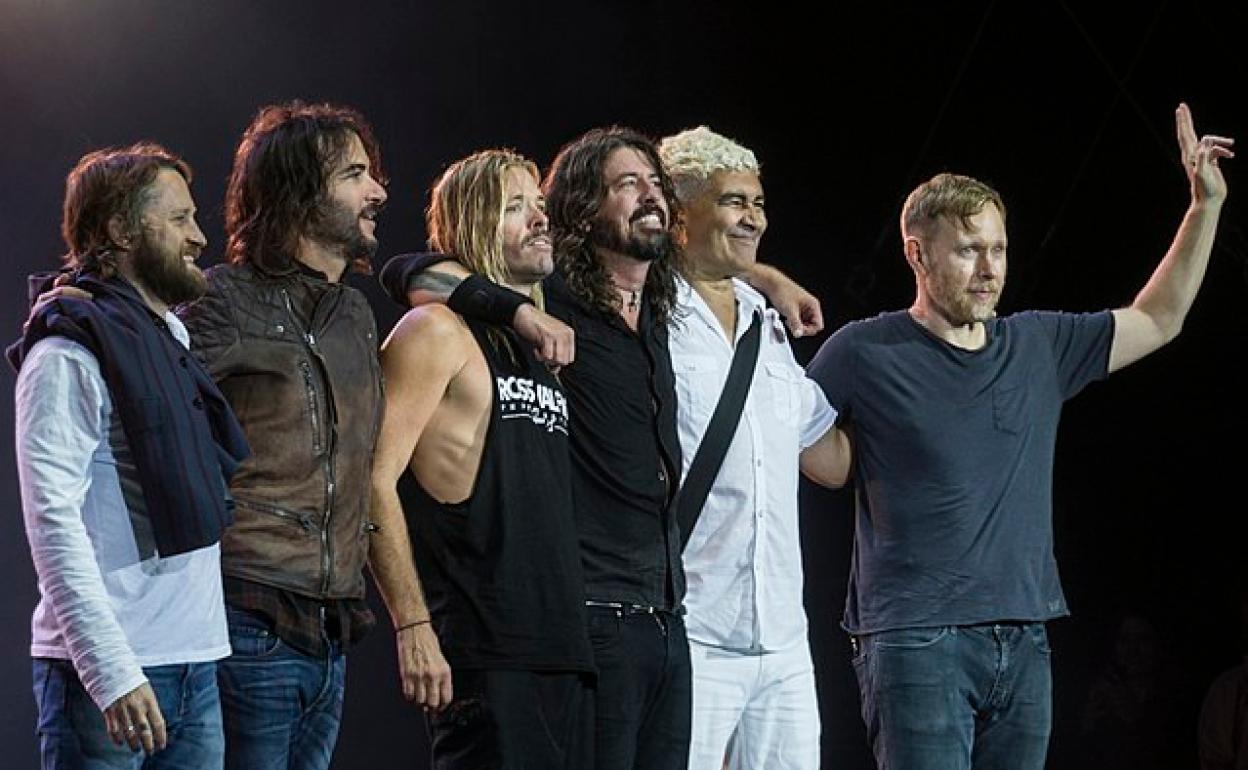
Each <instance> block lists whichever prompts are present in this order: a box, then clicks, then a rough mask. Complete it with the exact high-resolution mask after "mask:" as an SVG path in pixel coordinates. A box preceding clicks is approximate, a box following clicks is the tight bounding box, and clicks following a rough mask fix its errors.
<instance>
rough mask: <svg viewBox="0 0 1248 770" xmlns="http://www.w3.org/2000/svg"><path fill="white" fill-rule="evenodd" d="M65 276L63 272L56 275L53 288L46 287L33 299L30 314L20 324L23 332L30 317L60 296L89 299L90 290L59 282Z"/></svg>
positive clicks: (66, 276) (28, 324)
mask: <svg viewBox="0 0 1248 770" xmlns="http://www.w3.org/2000/svg"><path fill="white" fill-rule="evenodd" d="M67 278H68V273H66V274H63V275H62V276H60V277H58V278H57V279H56V280H57V281H58V283H57V285H56V287H55V288H52V289H48V290H47V291H45V292H44V293H42V294H40V295H39V296H38V297H37V298H36V299H35V304H34V305H32V306H31V308H30V314H29V315H27V316H26V322H25V323H23V324H22V333H23V334H25V333H26V329H27V327H29V326H30V319H32V318H34V317H35V316H36V315H38V314H39V313H41V312H43V310H44V308H46V307H47V306H48V305H50V304H51V303H53V302H55V301H56V300H58V299H60V298H61V297H70V298H72V299H91V296H92V295H91V292H88V291H83V290H82V289H79V288H78V287H76V286H69V285H67V284H66V285H62V284H60V283H59V282H60V281H61V280H64V279H67Z"/></svg>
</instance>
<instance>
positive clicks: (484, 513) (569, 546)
mask: <svg viewBox="0 0 1248 770" xmlns="http://www.w3.org/2000/svg"><path fill="white" fill-rule="evenodd" d="M468 325H469V327H470V328H471V329H472V332H473V336H474V337H475V338H476V340H477V344H478V345H479V346H480V348H481V352H482V353H483V354H484V355H485V360H486V363H487V364H488V365H489V368H490V378H491V382H492V384H493V398H492V404H491V407H490V420H489V427H488V428H487V430H486V436H485V446H484V448H483V450H482V453H481V464H480V467H479V468H478V470H477V477H476V480H475V481H474V483H473V489H472V494H471V495H469V497H468V499H467V500H465V501H463V502H462V503H457V504H443V505H439V506H437V507H436V508H435V509H434V510H432V511H429V512H428V513H425V514H424V515H421V516H419V517H418V518H417V527H418V529H417V531H418V532H419V534H420V536H419V537H417V538H416V542H415V543H414V545H415V547H416V550H417V556H418V559H419V562H418V563H420V564H422V565H429V566H428V567H427V568H425V570H424V575H423V577H424V579H425V589H426V595H427V597H428V600H429V608H430V611H431V612H432V615H433V623H434V629H435V630H436V631H437V633H438V639H439V640H440V642H441V644H442V651H443V654H444V655H446V659H447V662H449V663H450V664H451V666H452V668H456V669H469V668H478V669H483V668H493V669H498V668H505V669H521V670H548V671H550V670H561V671H587V672H588V671H593V663H592V657H591V652H590V647H589V639H588V637H587V636H586V634H585V597H584V578H583V576H582V572H581V562H580V554H579V552H578V548H577V537H576V520H575V514H574V512H573V509H572V494H571V488H570V486H569V481H568V480H569V475H570V473H571V471H570V469H569V463H568V405H567V400H566V398H565V396H564V394H563V390H562V388H561V387H560V386H559V383H558V382H557V381H556V380H555V378H554V377H553V376H551V374H550V373H549V372H548V371H547V370H546V367H544V366H542V365H541V364H539V363H538V362H537V361H536V360H535V359H534V357H533V352H532V347H531V346H529V345H527V344H523V343H519V342H517V341H516V339H515V337H514V335H513V333H512V332H510V331H504V330H501V329H498V328H494V329H493V333H492V334H486V332H485V331H484V330H485V329H486V328H488V327H486V325H485V324H482V323H481V322H478V321H469V322H468Z"/></svg>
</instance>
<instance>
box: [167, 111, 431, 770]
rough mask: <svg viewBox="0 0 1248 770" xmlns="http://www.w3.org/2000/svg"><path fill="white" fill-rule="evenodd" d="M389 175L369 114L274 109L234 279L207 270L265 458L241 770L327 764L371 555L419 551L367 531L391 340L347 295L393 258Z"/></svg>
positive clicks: (206, 302) (228, 672) (240, 679)
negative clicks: (382, 350)
mask: <svg viewBox="0 0 1248 770" xmlns="http://www.w3.org/2000/svg"><path fill="white" fill-rule="evenodd" d="M378 164H379V155H378V148H377V144H376V142H375V141H374V139H373V135H372V132H371V130H370V129H369V126H368V124H367V123H366V122H365V121H364V119H363V117H361V116H360V115H359V114H358V113H356V112H355V111H353V110H350V109H347V108H343V107H337V106H333V105H327V104H303V103H299V102H294V103H289V104H281V105H270V106H267V107H265V108H263V109H261V110H260V112H259V113H258V114H257V115H256V117H255V119H254V120H253V121H252V123H251V125H250V126H249V127H248V128H247V131H246V132H245V133H244V135H243V138H242V140H241V142H240V143H239V146H238V150H237V152H236V154H235V157H234V168H233V171H232V173H231V175H230V180H229V184H228V187H227V191H226V201H225V228H226V233H227V235H228V244H227V248H226V257H227V259H228V262H229V264H225V265H221V266H218V267H215V268H213V269H211V270H209V271H208V272H207V275H208V291H207V293H206V294H205V295H204V297H203V298H202V299H201V300H199V301H198V302H195V303H192V304H190V305H187V306H185V307H184V308H182V309H181V310H180V312H181V314H182V317H183V319H184V320H185V322H186V324H187V327H188V328H189V329H190V331H191V336H192V338H193V339H194V340H195V344H196V350H197V352H198V353H199V356H200V357H201V358H202V359H203V361H204V363H205V364H206V366H207V368H208V370H209V372H211V374H212V376H213V377H214V378H215V379H216V380H217V382H218V384H219V385H220V386H221V389H222V391H223V392H224V393H225V394H226V396H227V398H228V399H229V401H230V403H231V405H232V406H233V407H234V409H235V411H236V412H237V413H238V416H239V420H240V421H241V422H242V424H243V427H244V429H245V430H246V432H247V436H248V438H249V439H250V441H251V444H252V448H253V450H254V454H253V456H252V457H251V459H249V460H248V461H247V462H246V463H244V464H243V466H242V467H241V468H240V469H239V472H238V474H237V475H236V476H235V478H234V482H233V484H232V486H231V491H232V493H233V496H234V498H235V500H236V502H237V506H238V510H237V521H236V522H235V524H234V526H233V527H232V528H231V529H230V531H229V532H228V533H227V534H226V537H225V538H224V539H223V541H222V570H223V572H224V575H225V600H226V605H227V618H228V621H229V626H230V641H231V644H232V646H233V651H234V654H233V655H232V656H231V657H230V658H229V659H227V660H225V661H223V662H222V664H221V675H220V682H221V700H222V707H223V711H224V716H225V732H226V738H227V741H226V747H227V752H226V764H227V766H228V767H231V768H239V769H240V770H241V769H243V768H245V769H246V770H255V768H270V767H274V768H276V767H281V768H286V767H289V768H325V767H327V766H328V765H329V761H330V757H331V754H332V752H333V748H334V743H335V740H336V738H337V735H338V727H339V723H340V720H341V715H342V703H343V688H344V675H345V658H344V652H345V650H346V649H347V648H349V647H350V646H351V645H353V644H355V643H356V642H358V641H359V639H360V638H361V637H362V636H363V635H364V634H365V632H366V631H367V630H368V629H369V628H370V627H371V626H372V624H373V618H372V615H371V613H370V612H369V610H368V607H367V604H366V603H365V599H364V576H363V568H364V564H365V560H366V559H368V558H369V555H370V548H371V549H376V550H377V551H378V552H379V553H385V554H392V553H398V552H399V550H400V549H399V548H394V547H389V546H388V543H389V541H390V540H391V539H395V538H404V537H405V533H401V532H399V531H396V530H395V529H394V528H386V529H381V530H378V529H377V528H376V527H375V526H373V525H372V524H370V522H369V521H368V505H369V492H370V476H371V471H372V455H373V448H374V444H375V441H376V436H377V428H378V425H379V424H380V420H381V409H382V400H381V396H382V391H381V379H380V369H379V365H378V361H377V353H376V349H377V341H376V339H377V334H376V326H375V322H374V320H373V314H372V311H371V309H370V308H369V305H368V303H367V302H366V301H365V299H364V296H363V295H362V294H361V293H360V292H358V291H357V290H355V289H353V288H351V287H348V286H345V285H343V283H342V279H343V277H344V275H345V274H346V273H347V271H348V270H352V269H360V268H367V266H368V259H369V257H370V256H371V255H372V254H373V252H374V251H375V249H376V247H377V240H376V237H375V234H374V230H375V228H376V218H377V215H378V213H379V212H380V211H381V209H382V206H383V205H384V204H385V201H386V191H385V188H384V187H383V186H382V184H381V183H380V182H379V181H378V179H379V178H381V171H380V168H379V166H378ZM387 548H388V550H386V549H387ZM371 564H372V568H373V570H374V574H375V576H376V577H377V580H378V581H379V582H380V583H385V584H386V585H387V590H389V591H392V592H397V591H399V590H401V587H402V586H404V585H413V584H414V582H412V583H403V582H402V581H404V580H407V579H408V577H407V575H406V573H405V572H404V571H403V570H404V566H405V565H404V564H403V563H402V562H401V561H399V562H391V561H388V560H387V557H386V556H381V557H378V558H375V559H373V560H372V561H371ZM388 581H394V582H388ZM405 620H406V619H405ZM405 633H407V632H401V633H400V637H402V636H403V635H404V634H405ZM402 643H403V641H402V638H401V639H400V644H402Z"/></svg>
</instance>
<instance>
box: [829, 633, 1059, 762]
mask: <svg viewBox="0 0 1248 770" xmlns="http://www.w3.org/2000/svg"><path fill="white" fill-rule="evenodd" d="M853 641H854V649H855V655H854V669H855V670H856V672H857V674H858V689H859V692H860V693H861V695H862V717H863V721H865V722H866V725H867V735H868V736H869V737H870V739H871V746H872V748H873V749H874V751H875V758H876V761H877V762H878V763H879V766H880V768H881V770H914V769H916V768H918V769H921V770H966V769H967V768H975V770H989V769H992V770H996V769H998V768H999V769H1000V770H1029V769H1034V770H1041V768H1043V767H1044V757H1045V753H1046V752H1047V750H1048V745H1049V730H1050V726H1051V723H1052V700H1053V693H1052V678H1051V675H1050V668H1049V640H1048V635H1047V634H1046V633H1045V630H1044V624H1043V623H991V624H984V625H976V626H944V627H940V628H903V629H898V630H894V631H882V632H880V633H876V634H866V635H862V636H857V637H854V640H853Z"/></svg>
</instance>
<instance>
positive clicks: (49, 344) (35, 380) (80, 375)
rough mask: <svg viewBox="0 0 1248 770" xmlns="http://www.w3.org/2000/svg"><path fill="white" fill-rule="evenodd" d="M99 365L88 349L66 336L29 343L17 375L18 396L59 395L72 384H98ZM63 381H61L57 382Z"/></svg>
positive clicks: (50, 337) (53, 396)
mask: <svg viewBox="0 0 1248 770" xmlns="http://www.w3.org/2000/svg"><path fill="white" fill-rule="evenodd" d="M102 381H103V375H102V374H101V372H100V364H99V362H98V361H97V360H96V358H95V356H94V355H92V353H91V351H90V350H88V349H87V348H86V347H84V346H83V345H81V344H79V343H77V342H74V341H73V340H71V339H69V338H68V337H62V336H59V335H52V336H48V337H44V338H43V339H41V340H39V341H38V342H36V343H35V344H34V345H32V346H31V348H30V352H29V353H27V355H26V358H25V359H24V360H23V361H22V368H21V370H20V371H19V372H18V376H17V391H18V398H19V400H21V398H22V395H21V394H22V393H23V392H26V391H28V390H29V391H30V393H31V395H42V396H45V397H50V398H55V397H58V396H62V395H63V394H64V390H65V388H66V387H69V388H73V387H75V386H74V385H73V384H72V383H75V382H76V383H80V384H86V383H91V384H98V383H102ZM60 383H63V384H60Z"/></svg>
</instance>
